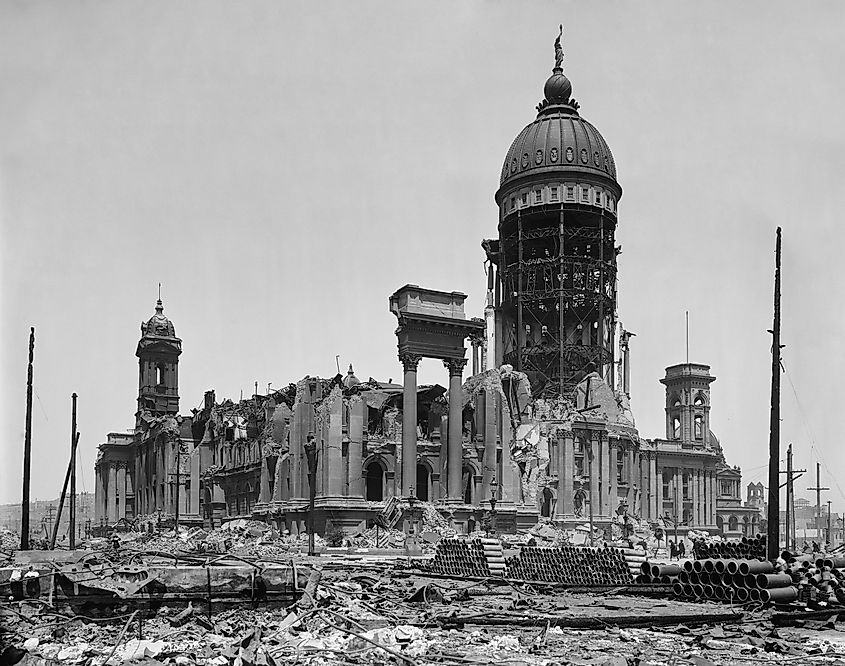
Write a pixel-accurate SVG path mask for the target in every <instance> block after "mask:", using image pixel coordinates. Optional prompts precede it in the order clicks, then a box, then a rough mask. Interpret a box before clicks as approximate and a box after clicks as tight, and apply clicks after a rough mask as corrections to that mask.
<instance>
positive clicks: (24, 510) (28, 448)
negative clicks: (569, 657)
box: [21, 326, 35, 550]
mask: <svg viewBox="0 0 845 666" xmlns="http://www.w3.org/2000/svg"><path fill="white" fill-rule="evenodd" d="M34 351H35V327H34V326H31V327H30V329H29V365H28V366H27V370H26V434H25V435H24V440H23V498H22V499H21V550H29V467H30V462H31V458H32V358H33V354H34Z"/></svg>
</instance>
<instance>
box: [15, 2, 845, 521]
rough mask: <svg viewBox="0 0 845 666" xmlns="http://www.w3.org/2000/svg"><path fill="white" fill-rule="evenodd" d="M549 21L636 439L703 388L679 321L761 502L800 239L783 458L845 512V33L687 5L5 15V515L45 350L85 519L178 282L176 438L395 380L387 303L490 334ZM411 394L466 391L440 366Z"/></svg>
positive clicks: (38, 448)
mask: <svg viewBox="0 0 845 666" xmlns="http://www.w3.org/2000/svg"><path fill="white" fill-rule="evenodd" d="M560 22H563V23H565V25H566V33H565V35H564V51H565V52H566V61H565V71H566V73H567V75H568V76H569V77H570V79H571V80H572V84H573V89H574V93H573V94H574V96H575V97H576V98H577V99H578V100H579V102H580V103H581V112H582V114H583V116H584V117H585V118H587V119H588V120H590V121H591V122H592V123H593V124H595V125H596V127H598V128H599V130H600V131H601V132H602V134H603V135H604V137H605V138H606V139H607V141H608V143H609V144H610V146H611V149H612V151H613V154H614V156H615V159H616V163H617V167H618V173H619V181H620V183H621V185H622V187H623V189H624V194H623V197H622V200H621V202H620V206H619V228H618V235H617V239H618V242H620V243H621V244H622V245H623V248H624V251H623V254H622V255H621V256H620V260H619V269H620V272H619V278H620V296H619V311H620V316H621V319H622V321H623V322H624V324H625V325H626V327H627V328H629V329H630V330H632V331H633V332H635V333H636V337H635V338H634V339H633V342H632V354H633V360H632V369H633V385H632V404H633V408H634V413H635V416H636V418H637V424H638V426H639V429H640V433H641V435H642V436H644V437H659V436H663V435H664V423H665V421H664V413H663V407H664V398H663V386H662V385H661V384H659V383H658V380H659V379H660V378H661V377H662V376H663V374H664V368H665V367H666V366H667V365H670V364H674V363H678V362H682V361H683V360H684V353H685V352H684V311H685V310H687V309H688V310H689V311H690V320H691V327H690V360H691V361H693V362H701V363H708V364H710V365H711V366H712V372H713V374H714V375H715V376H716V377H717V378H718V379H717V381H716V382H715V383H714V384H713V387H712V404H713V407H712V414H711V424H712V427H713V430H714V432H715V433H716V435H717V436H718V437H719V438H720V440H721V442H722V445H723V447H724V450H725V453H726V455H727V458H728V461H729V462H730V463H731V464H737V465H740V466H741V467H742V468H743V471H744V476H743V480H744V482H748V481H757V480H762V481H763V482H764V483H765V482H766V476H765V465H766V460H767V447H768V427H769V412H768V410H769V385H770V374H769V373H770V367H771V361H770V355H769V354H770V336H769V334H767V333H766V330H767V329H768V328H771V323H772V320H771V318H772V313H771V310H772V274H773V264H774V254H773V250H774V238H775V228H776V226H777V225H781V226H782V227H783V238H784V259H783V264H784V268H783V279H784V297H783V342H784V344H786V345H787V346H786V349H785V350H784V365H785V367H786V370H787V372H788V375H784V377H783V444H784V450H785V445H786V443H787V442H789V441H793V442H794V443H795V448H796V465H797V466H798V467H807V468H810V467H811V466H813V469H814V464H815V462H816V460H818V459H820V460H821V462H822V485H826V486H831V487H832V488H833V490H832V491H831V492H830V493H827V494H826V495H825V498H824V499H827V498H829V499H831V500H832V501H833V507H834V510H835V511H837V510H838V511H842V510H845V494H843V489H845V481H842V482H838V481H837V479H836V478H834V474H841V471H842V470H843V469H845V449H843V446H842V431H843V428H842V418H841V416H842V412H840V411H839V410H840V409H843V397H842V377H843V376H844V375H845V352H843V343H845V309H843V303H845V277H843V270H842V268H843V261H842V251H843V246H845V232H843V224H844V223H845V222H843V219H842V214H841V210H842V208H843V207H845V190H843V182H845V124H843V121H842V118H843V110H842V109H843V106H845V104H843V103H845V91H843V80H845V76H844V74H845V66H844V65H843V63H845V40H843V38H842V35H843V34H845V5H843V4H842V3H841V2H829V3H813V5H812V11H808V9H807V7H806V6H804V5H802V4H801V3H797V2H789V3H785V2H769V1H766V2H743V3H736V2H701V1H698V0H697V1H695V2H674V1H673V2H626V3H623V2H604V3H575V2H573V3H569V2H554V3H552V2H547V3H542V2H534V3H530V4H527V3H518V2H509V3H505V2H460V3H453V2H448V3H445V2H444V3H436V2H425V3H420V2H417V3H395V2H369V3H363V2H355V3H349V2H337V3H327V2H314V3H302V2H240V3H231V2H227V3H213V2H201V3H200V2H179V3H170V2H143V3H141V2H134V3H133V2H123V3H106V2H12V1H9V0H6V1H5V2H2V3H0V234H2V236H1V237H0V248H1V249H0V252H2V255H0V258H1V259H2V273H0V275H2V290H0V297H1V298H2V302H0V307H2V328H1V329H0V332H2V340H0V353H2V368H3V372H2V386H0V389H1V390H2V395H0V404H2V413H0V416H2V422H1V423H0V437H2V444H0V446H2V449H0V451H2V462H3V464H2V465H0V502H15V501H19V500H20V478H21V457H22V442H23V432H24V413H25V383H26V354H27V338H28V334H29V327H30V326H31V325H34V326H36V333H37V343H36V360H35V404H34V416H33V429H34V433H33V460H34V464H33V472H32V496H33V498H42V499H44V498H51V497H56V496H57V495H58V493H59V491H60V489H61V483H62V480H63V478H64V472H65V467H66V465H67V457H68V451H69V432H70V395H71V393H72V392H74V391H76V392H77V393H78V394H79V429H80V431H81V433H82V437H81V462H80V468H81V477H80V479H79V482H78V484H79V487H80V489H83V490H89V491H91V490H93V487H94V483H93V463H94V458H95V454H96V447H97V445H98V444H99V443H100V442H102V441H104V440H105V437H106V434H107V433H108V432H109V431H114V430H125V429H127V428H130V427H132V425H133V423H134V419H133V414H134V411H135V398H136V395H137V381H138V380H137V372H138V366H137V359H136V358H135V356H134V352H135V346H136V344H137V340H138V337H139V335H140V330H139V323H140V321H141V320H142V319H144V320H145V319H147V318H149V317H150V316H151V315H152V314H153V308H154V306H155V300H156V292H157V285H158V283H159V282H161V283H162V284H163V287H162V298H163V300H164V304H165V314H167V315H168V316H169V317H171V318H172V320H173V322H174V324H175V326H176V332H177V335H179V336H180V337H181V338H182V340H183V349H184V352H183V354H182V357H181V363H180V373H179V375H180V394H181V397H182V401H181V408H182V413H189V411H190V409H191V407H194V406H196V405H198V404H199V403H200V402H201V401H202V397H203V391H205V390H207V389H210V388H214V389H216V391H217V396H218V398H223V397H226V396H229V397H233V398H237V397H238V396H239V394H240V391H241V390H243V391H244V394H245V395H249V394H251V393H252V391H253V387H254V382H255V381H258V382H259V386H260V387H261V389H260V390H261V391H262V392H264V391H265V390H266V387H267V383H268V382H272V383H273V386H275V387H279V386H282V385H285V384H287V383H289V382H292V381H296V380H298V379H300V378H302V377H303V376H305V375H306V374H311V375H315V374H319V375H322V376H329V375H332V374H334V373H335V371H336V370H335V355H336V354H339V355H340V362H341V364H342V368H343V369H344V370H345V366H346V365H347V364H348V363H350V362H352V363H354V365H355V370H356V373H357V374H358V376H359V377H360V378H362V379H366V378H367V377H369V376H373V377H376V378H379V379H382V380H387V379H388V378H391V377H392V378H393V379H398V378H399V377H400V376H401V366H400V364H399V362H398V360H397V358H396V339H395V336H394V329H395V318H394V317H393V315H392V314H390V312H389V311H388V302H387V299H388V296H389V295H390V294H391V293H392V292H393V291H394V290H395V289H396V288H398V287H400V286H402V285H403V284H406V283H409V282H410V283H415V284H419V285H423V286H426V287H431V288H435V289H447V290H460V291H464V292H466V293H467V294H468V295H469V298H468V299H467V308H468V311H469V313H470V314H471V315H481V309H482V307H483V299H484V289H485V279H484V273H483V267H482V263H483V259H484V255H483V252H482V250H481V247H480V241H481V239H482V238H485V237H495V235H496V224H497V213H496V207H495V203H494V200H493V195H494V193H495V191H496V188H497V187H498V178H499V174H500V170H501V166H502V160H503V159H504V155H505V153H506V151H507V149H508V147H509V146H510V143H511V141H512V140H513V138H514V137H515V136H516V135H517V133H518V132H519V131H520V130H521V129H522V128H523V127H524V126H525V125H526V124H528V123H529V122H531V121H532V120H533V119H534V117H535V115H536V112H535V110H534V107H535V105H536V104H537V103H538V102H539V101H540V99H541V98H542V88H543V83H544V81H545V80H546V78H547V77H548V75H549V73H550V69H551V67H552V65H553V57H554V51H553V47H552V44H553V41H554V38H555V36H556V34H557V24H558V23H560ZM420 381H422V382H439V383H441V384H445V383H446V382H447V376H446V371H445V369H444V368H443V367H442V364H440V363H438V362H435V361H432V360H429V361H424V362H423V363H422V364H421V366H420ZM793 385H794V391H793ZM796 395H797V398H796ZM805 481H806V483H805ZM813 482H814V479H811V478H808V477H807V476H805V478H803V479H801V480H800V481H798V482H797V484H796V485H797V488H800V489H801V491H802V493H803V491H804V489H805V488H806V487H807V486H811V485H814V483H813ZM804 494H806V493H804Z"/></svg>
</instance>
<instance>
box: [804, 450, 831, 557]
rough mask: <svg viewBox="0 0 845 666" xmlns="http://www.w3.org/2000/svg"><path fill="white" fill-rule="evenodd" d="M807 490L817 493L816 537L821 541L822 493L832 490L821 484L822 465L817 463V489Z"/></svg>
mask: <svg viewBox="0 0 845 666" xmlns="http://www.w3.org/2000/svg"><path fill="white" fill-rule="evenodd" d="M807 490H815V491H816V535H817V537H818V539H819V540H820V541H821V534H822V527H821V522H822V491H823V490H830V488H824V487H822V484H821V465H820V464H819V463H816V487H815V488H807Z"/></svg>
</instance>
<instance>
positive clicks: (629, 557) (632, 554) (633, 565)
mask: <svg viewBox="0 0 845 666" xmlns="http://www.w3.org/2000/svg"><path fill="white" fill-rule="evenodd" d="M619 550H621V551H622V555H623V556H624V557H625V561H626V562H627V563H628V570H629V571H630V572H631V575H632V576H637V575H638V574H639V573H640V570H641V568H642V565H643V562H645V561H646V560H648V557H647V556H646V554H645V553H644V552H643V551H642V550H641V549H638V548H620V549H619Z"/></svg>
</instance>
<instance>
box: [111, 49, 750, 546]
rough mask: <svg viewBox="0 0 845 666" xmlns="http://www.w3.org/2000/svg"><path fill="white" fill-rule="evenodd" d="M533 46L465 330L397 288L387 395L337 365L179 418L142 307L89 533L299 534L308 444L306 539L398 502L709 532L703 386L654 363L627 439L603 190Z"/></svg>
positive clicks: (614, 213)
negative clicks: (533, 75)
mask: <svg viewBox="0 0 845 666" xmlns="http://www.w3.org/2000/svg"><path fill="white" fill-rule="evenodd" d="M555 50H556V62H555V67H554V69H553V70H552V76H551V77H550V78H549V79H548V81H547V82H546V84H545V88H544V93H545V97H544V99H543V101H542V102H541V103H540V104H539V106H538V107H537V110H538V115H537V118H536V119H535V120H534V121H533V122H532V123H530V124H529V125H528V126H527V127H525V129H523V130H522V132H520V133H519V135H518V136H517V138H516V139H515V140H514V142H513V144H512V146H511V148H510V149H509V151H508V153H507V155H506V158H505V162H504V166H503V169H502V174H501V181H500V187H499V190H498V191H497V193H496V202H497V204H498V207H499V224H498V237H497V238H495V239H488V240H484V241H483V242H482V247H483V249H484V251H485V254H486V260H487V261H486V267H487V275H488V282H487V300H486V307H485V311H484V317H483V319H482V318H479V319H468V318H467V316H466V314H465V312H464V309H463V303H464V298H465V297H464V295H463V294H460V293H458V292H438V291H433V290H428V289H422V288H420V287H417V286H415V285H406V286H405V287H403V288H402V289H400V290H398V291H397V292H396V293H394V294H393V296H392V297H391V300H390V304H391V311H393V313H394V314H395V315H396V316H397V319H398V321H399V328H398V329H397V336H398V347H399V358H400V361H401V362H402V364H403V371H404V377H403V384H402V385H401V386H400V385H395V384H391V383H381V382H378V381H376V380H374V379H372V378H370V379H369V380H368V381H366V382H362V381H360V380H358V378H357V377H355V374H354V372H353V370H352V367H351V366H350V369H349V372H348V373H347V375H346V376H345V377H344V376H341V375H338V376H336V377H334V378H331V379H321V378H316V377H305V378H304V379H302V380H300V381H299V382H297V383H296V384H291V385H290V386H288V387H287V388H286V389H283V390H279V391H276V392H274V393H272V394H270V395H265V396H261V395H255V396H253V397H252V398H250V399H247V400H241V401H239V402H237V403H235V402H233V401H231V400H224V401H223V402H220V403H218V402H217V401H216V397H215V394H214V392H213V391H209V392H207V393H206V396H205V401H204V405H203V408H202V409H199V410H193V412H192V413H191V414H190V415H188V416H179V415H178V404H179V396H178V357H179V354H181V340H179V339H178V338H176V335H175V329H174V327H173V324H172V323H171V322H170V320H169V319H167V318H166V317H164V315H163V307H162V306H161V302H160V301H159V303H158V305H157V308H156V314H155V315H154V316H153V318H152V319H150V320H149V321H148V322H147V323H146V324H143V325H142V337H141V341H140V342H139V345H138V349H137V352H136V354H137V356H138V358H139V364H140V366H139V367H140V375H139V397H138V410H137V413H136V425H135V429H134V430H133V431H132V432H131V433H125V434H121V433H112V434H110V435H109V438H108V441H107V442H106V443H105V444H103V445H101V447H100V453H99V456H98V461H97V469H96V472H97V486H96V488H97V501H96V505H97V518H98V522H100V523H101V524H109V525H113V524H115V523H116V522H117V521H118V520H120V519H132V520H136V521H137V520H138V519H139V517H141V518H142V519H143V520H151V519H153V518H154V519H155V521H156V522H162V521H164V522H171V521H174V520H176V518H177V514H178V516H179V520H180V522H182V523H189V524H204V525H206V526H212V525H214V524H216V523H219V521H222V520H226V519H229V518H232V517H244V516H251V517H255V518H260V519H264V520H267V521H268V522H273V523H274V524H275V525H276V526H278V527H279V528H285V529H289V530H291V531H292V532H298V531H301V530H303V529H304V528H305V524H306V519H307V516H308V501H309V488H310V484H309V476H308V471H309V470H308V461H307V452H306V451H307V445H310V444H311V443H313V444H314V445H315V446H316V451H317V468H316V470H315V494H316V497H315V521H316V527H317V529H318V530H320V531H323V530H325V529H326V527H327V525H328V523H332V524H334V525H337V526H339V527H341V528H343V529H344V530H346V531H352V530H357V529H361V528H363V527H365V526H367V525H368V524H371V523H372V522H373V521H375V520H377V519H378V520H379V521H380V523H382V524H389V525H395V524H398V521H400V520H401V516H402V515H403V514H402V511H401V510H400V511H395V510H394V509H395V507H396V505H397V504H398V503H399V504H403V505H407V504H408V503H409V499H410V498H417V499H420V500H425V501H429V502H432V503H434V504H435V506H436V507H437V508H438V510H440V511H441V512H442V513H444V514H445V515H447V516H448V517H449V519H450V520H451V521H452V524H453V525H454V527H455V528H456V530H458V531H469V530H472V529H473V528H474V527H475V525H476V524H477V523H478V521H479V520H480V519H481V518H482V512H483V511H484V510H485V509H488V508H489V509H491V511H495V515H496V522H497V528H498V529H499V530H502V531H513V530H516V529H518V528H520V527H526V526H528V525H531V524H534V523H535V522H537V521H538V520H540V519H548V520H553V521H555V522H557V523H559V524H562V525H564V526H576V525H581V524H583V523H584V522H586V521H590V522H592V523H593V524H594V525H597V526H605V527H606V526H608V525H609V524H610V523H611V522H615V521H617V520H618V519H619V517H620V516H627V517H630V518H634V519H640V520H645V521H649V522H650V523H651V524H652V525H654V526H660V527H663V528H664V529H666V528H669V529H674V530H676V531H678V532H679V533H684V532H686V531H687V530H688V529H697V530H706V531H710V532H716V531H717V530H718V528H719V513H720V512H719V508H720V507H719V495H720V492H719V488H718V487H717V486H719V484H718V483H717V479H718V478H721V477H725V476H726V475H729V474H733V470H732V468H729V467H728V466H727V465H726V463H725V459H724V455H723V452H722V449H721V446H720V444H719V441H718V440H717V439H716V437H715V436H714V435H713V433H712V432H711V430H710V384H711V383H712V382H713V381H714V377H712V376H711V375H710V373H709V367H708V366H706V365H702V364H695V363H684V364H679V365H673V366H670V367H668V368H667V369H666V376H665V378H664V379H662V380H661V382H662V383H663V384H664V385H665V390H666V433H665V438H658V439H652V440H647V439H643V438H641V437H640V435H639V432H638V430H637V427H636V424H635V421H634V417H633V414H632V412H631V408H630V362H629V354H630V350H629V347H630V345H629V343H630V339H631V337H632V335H633V334H632V333H631V332H629V331H626V330H625V328H624V327H623V326H622V324H621V322H620V321H619V317H618V312H617V291H618V274H617V256H618V255H619V254H620V252H621V247H620V246H619V245H617V244H616V242H615V234H616V228H617V224H618V222H619V219H618V203H619V200H620V198H621V196H622V188H621V186H620V185H619V183H618V181H617V173H616V164H615V162H614V159H613V156H612V154H611V151H610V148H609V146H608V144H607V142H606V141H605V140H604V138H603V137H602V136H601V134H600V133H599V132H598V130H597V129H596V128H595V127H594V126H593V125H591V124H590V123H589V122H587V121H586V120H585V119H584V118H582V117H581V115H580V112H579V104H578V103H577V102H576V101H575V100H574V99H572V97H571V92H572V85H571V83H570V82H569V79H568V78H567V77H566V76H565V75H564V74H563V69H562V59H563V53H562V51H561V50H560V44H559V42H557V43H556V49H555ZM466 339H469V340H470V343H471V349H472V366H471V372H470V376H469V377H468V379H467V380H466V381H464V380H463V373H464V369H465V366H466V363H467V359H465V358H464V357H465V340H466ZM423 358H435V359H439V360H442V361H443V363H444V365H445V369H446V372H445V373H444V379H445V380H446V383H447V385H448V388H447V387H443V386H440V385H433V386H420V387H417V385H416V370H417V366H418V364H419V363H420V362H421V360H422V359H423ZM726 470H728V471H726ZM736 487H737V488H738V485H737V486H736ZM723 499H724V498H723ZM491 500H492V502H491ZM723 504H724V502H723Z"/></svg>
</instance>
